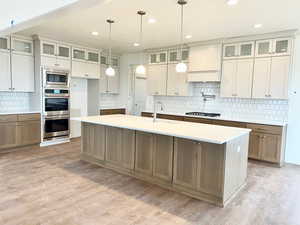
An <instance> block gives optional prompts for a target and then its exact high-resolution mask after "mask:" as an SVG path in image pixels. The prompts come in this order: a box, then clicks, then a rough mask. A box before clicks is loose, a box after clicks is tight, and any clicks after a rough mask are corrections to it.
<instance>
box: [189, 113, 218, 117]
mask: <svg viewBox="0 0 300 225" xmlns="http://www.w3.org/2000/svg"><path fill="white" fill-rule="evenodd" d="M185 115H187V116H207V117H219V116H221V114H220V113H206V112H187V113H185Z"/></svg>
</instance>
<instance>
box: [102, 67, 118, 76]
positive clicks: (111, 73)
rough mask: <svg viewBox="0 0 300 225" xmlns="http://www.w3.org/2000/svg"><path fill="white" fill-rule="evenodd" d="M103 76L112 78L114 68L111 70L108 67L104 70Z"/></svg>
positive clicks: (114, 72)
mask: <svg viewBox="0 0 300 225" xmlns="http://www.w3.org/2000/svg"><path fill="white" fill-rule="evenodd" d="M105 74H106V75H107V76H109V77H113V76H115V74H116V71H115V69H114V68H112V67H111V66H109V67H108V68H107V69H106V70H105Z"/></svg>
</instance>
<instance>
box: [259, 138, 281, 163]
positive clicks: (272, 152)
mask: <svg viewBox="0 0 300 225" xmlns="http://www.w3.org/2000/svg"><path fill="white" fill-rule="evenodd" d="M261 146H262V147H261V159H262V160H264V161H268V162H273V163H279V162H280V157H281V155H280V153H281V149H280V148H281V136H280V135H272V134H265V135H263V137H262V144H261Z"/></svg>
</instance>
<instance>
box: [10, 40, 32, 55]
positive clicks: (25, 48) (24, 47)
mask: <svg viewBox="0 0 300 225" xmlns="http://www.w3.org/2000/svg"><path fill="white" fill-rule="evenodd" d="M14 50H15V51H18V52H26V53H32V44H31V43H30V42H26V41H19V40H14Z"/></svg>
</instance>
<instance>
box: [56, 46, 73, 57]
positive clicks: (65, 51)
mask: <svg viewBox="0 0 300 225" xmlns="http://www.w3.org/2000/svg"><path fill="white" fill-rule="evenodd" d="M58 56H61V57H66V58H69V57H70V49H69V48H68V47H63V46H59V47H58Z"/></svg>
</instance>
